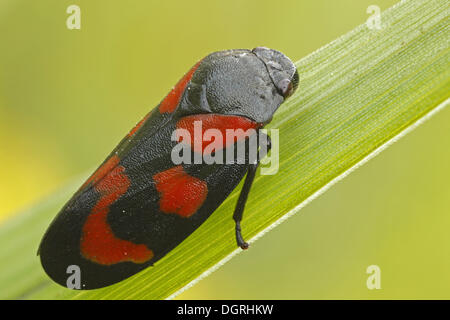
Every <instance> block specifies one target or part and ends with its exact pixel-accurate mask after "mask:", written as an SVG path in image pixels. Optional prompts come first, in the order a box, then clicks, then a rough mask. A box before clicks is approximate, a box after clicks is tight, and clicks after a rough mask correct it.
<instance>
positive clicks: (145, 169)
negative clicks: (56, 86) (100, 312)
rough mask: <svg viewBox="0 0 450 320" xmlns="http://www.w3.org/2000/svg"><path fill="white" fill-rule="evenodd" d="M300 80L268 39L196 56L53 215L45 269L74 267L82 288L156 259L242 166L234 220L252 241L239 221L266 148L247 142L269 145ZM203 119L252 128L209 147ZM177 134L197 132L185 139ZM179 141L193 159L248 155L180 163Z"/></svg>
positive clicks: (58, 276) (44, 245) (54, 273)
mask: <svg viewBox="0 0 450 320" xmlns="http://www.w3.org/2000/svg"><path fill="white" fill-rule="evenodd" d="M297 84H298V73H297V70H296V68H295V66H294V64H293V63H292V62H291V61H290V60H289V59H288V58H287V57H286V56H285V55H283V54H282V53H280V52H278V51H276V50H272V49H268V48H264V47H258V48H255V49H253V50H227V51H221V52H215V53H212V54H210V55H208V56H207V57H205V58H204V59H202V60H201V61H199V62H198V63H197V64H196V65H195V66H194V67H192V69H191V70H190V71H189V72H188V73H186V75H185V76H184V77H183V78H182V79H181V80H180V81H179V82H178V84H177V85H176V86H175V87H174V88H173V89H172V90H171V91H170V93H169V94H168V95H167V96H166V97H165V98H164V100H163V101H162V102H161V103H160V104H159V105H158V107H157V108H155V109H154V110H153V111H151V112H150V113H149V114H148V115H147V116H146V117H145V118H144V119H143V120H142V121H141V122H139V123H138V124H137V125H136V127H135V128H133V129H132V130H131V131H130V132H129V134H128V135H127V136H126V137H125V138H124V139H123V140H122V141H121V142H120V144H119V145H118V146H117V147H116V148H115V149H114V150H113V152H112V153H111V155H110V156H109V157H108V158H107V159H106V160H105V161H104V162H103V164H102V165H101V166H100V167H99V168H98V169H97V171H95V172H94V174H93V175H92V176H91V177H90V178H89V179H88V180H87V181H86V182H85V183H84V184H83V185H82V186H81V188H80V189H79V190H78V191H77V192H76V193H75V195H74V196H73V197H72V198H71V199H70V201H69V202H68V203H67V204H66V205H65V206H64V207H63V208H62V210H61V211H60V212H59V214H58V215H57V216H56V217H55V219H54V220H53V222H52V223H51V225H50V227H49V228H48V230H47V232H46V233H45V235H44V237H43V239H42V242H41V244H40V248H39V255H40V257H41V262H42V266H43V267H44V269H45V271H46V273H47V274H48V275H49V276H50V277H51V278H52V279H53V280H54V281H56V282H57V283H59V284H61V285H63V286H66V281H67V278H68V276H69V275H68V274H67V268H68V267H69V266H71V265H75V266H78V267H79V269H80V270H81V283H82V287H81V289H95V288H100V287H104V286H108V285H111V284H114V283H116V282H119V281H121V280H123V279H125V278H127V277H129V276H131V275H133V274H135V273H137V272H139V271H140V270H142V269H145V268H146V267H148V266H151V265H153V264H154V263H155V262H156V261H158V260H159V259H161V258H162V257H163V256H164V255H166V254H167V253H168V252H169V251H170V250H172V249H173V248H174V247H176V246H177V245H178V244H179V243H180V242H182V241H183V240H184V239H185V238H186V237H188V236H189V235H190V234H191V233H192V232H193V231H194V230H195V229H196V228H198V227H199V226H200V225H201V224H202V223H203V222H204V221H205V220H206V219H207V218H208V217H209V216H210V215H211V214H212V213H213V212H214V211H215V210H216V208H217V207H218V206H219V205H220V204H221V203H222V202H223V201H224V200H225V199H226V197H227V196H228V195H229V194H230V193H231V191H233V189H234V188H235V187H236V186H237V185H238V183H239V182H240V181H241V180H242V178H243V177H244V176H245V175H246V174H247V176H246V180H245V182H244V186H243V188H242V190H241V193H240V196H239V199H238V203H237V205H236V209H235V212H234V215H233V218H234V220H235V222H236V241H237V244H238V245H239V246H240V247H242V248H243V249H245V248H247V246H248V245H247V243H246V242H245V241H244V240H243V238H242V235H241V227H240V221H241V219H242V215H243V210H244V206H245V202H246V200H247V196H248V193H249V191H250V187H251V184H252V181H253V178H254V176H255V172H256V169H257V166H258V164H259V159H260V158H261V157H262V156H264V154H262V155H259V156H258V157H257V158H256V160H251V159H250V158H251V157H250V154H249V150H250V148H249V141H251V138H252V137H254V136H256V137H258V140H257V141H262V144H266V146H268V147H269V148H270V139H269V138H268V136H266V135H264V134H263V133H262V132H260V129H261V128H262V127H263V126H264V125H265V124H267V123H268V122H270V120H271V119H272V116H273V114H274V112H275V111H276V110H277V108H278V107H279V106H280V105H281V103H283V101H284V100H285V99H286V98H287V97H288V96H290V95H291V94H292V93H293V92H294V91H295V89H296V87H297ZM197 124H201V130H202V131H201V132H202V133H203V132H205V130H208V129H214V130H216V132H218V133H224V136H226V135H225V132H226V131H227V130H232V129H233V130H238V129H241V130H242V131H245V132H251V133H250V135H242V134H237V135H235V136H234V137H233V138H232V139H231V140H230V139H224V140H223V141H222V140H221V141H218V142H222V143H221V144H220V143H219V144H217V145H216V148H214V149H208V146H207V144H204V143H202V142H200V143H198V141H196V137H195V132H194V131H195V130H196V125H197ZM248 130H250V131H248ZM251 130H253V131H251ZM174 132H175V134H174ZM176 132H181V133H188V134H190V136H191V138H190V140H189V139H184V138H183V139H181V137H180V136H177V133H176ZM174 137H175V139H174ZM181 140H182V141H181ZM180 143H182V144H183V145H184V146H185V147H187V148H185V149H184V150H188V151H189V153H190V156H194V157H195V155H196V154H197V155H198V154H202V155H210V156H212V155H216V154H217V153H218V152H219V151H226V150H229V149H230V148H234V147H237V146H238V145H242V144H244V145H245V146H246V149H245V150H246V151H245V153H244V155H243V158H244V159H243V160H245V161H243V162H238V161H234V162H225V163H223V162H222V163H220V162H213V163H205V162H201V163H197V162H190V163H189V162H182V163H174V161H173V152H172V151H173V150H174V148H175V147H176V146H177V145H178V146H179V145H180ZM233 150H234V149H233ZM233 155H234V156H235V153H234V151H233ZM234 160H236V158H234Z"/></svg>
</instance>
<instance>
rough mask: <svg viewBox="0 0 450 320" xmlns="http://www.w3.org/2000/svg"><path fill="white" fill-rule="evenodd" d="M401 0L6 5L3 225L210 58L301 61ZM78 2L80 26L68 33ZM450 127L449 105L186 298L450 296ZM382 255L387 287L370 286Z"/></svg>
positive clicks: (52, 0)
mask: <svg viewBox="0 0 450 320" xmlns="http://www.w3.org/2000/svg"><path fill="white" fill-rule="evenodd" d="M395 2H396V1H392V0H378V1H374V0H339V1H335V0H302V1H300V0H296V1H261V0H259V1H257V0H254V1H242V0H240V1H238V0H233V1H231V0H228V1H211V0H210V1H162V0H161V1H144V0H142V1H137V0H134V1H105V0H90V1H87V0H84V1H81V0H78V1H76V0H72V1H63V0H40V1H24V0H0V41H1V46H0V48H1V50H0V223H1V222H2V221H5V220H6V219H7V218H8V217H10V216H12V215H13V214H14V213H15V212H17V211H19V210H20V209H22V208H24V207H26V206H30V205H33V203H35V202H36V201H38V200H39V199H41V198H42V197H45V196H47V195H49V194H51V193H52V192H54V191H55V190H58V188H61V186H63V185H64V184H65V183H67V181H70V180H71V179H72V178H73V177H74V176H78V175H80V174H86V171H87V170H91V169H92V168H93V167H95V166H97V165H98V164H99V163H100V162H101V161H102V160H103V159H104V158H105V156H106V155H107V154H108V153H109V151H110V150H111V149H112V148H113V147H114V146H115V145H116V143H117V142H118V141H119V140H120V138H121V137H122V136H123V135H124V134H125V133H126V132H128V130H129V129H130V128H131V127H132V126H133V125H134V124H135V123H136V122H137V121H138V120H139V119H140V118H141V117H142V116H143V115H145V114H146V113H147V112H148V110H149V108H152V107H154V106H155V105H156V104H157V103H158V102H159V101H160V100H161V99H162V98H163V97H164V95H165V94H166V93H167V92H168V90H169V89H170V87H171V86H172V85H173V84H174V83H175V82H176V81H177V80H178V79H179V78H180V76H181V75H182V74H184V72H185V71H187V70H188V69H189V67H190V66H191V65H193V63H194V62H195V61H196V60H198V59H200V58H202V57H203V56H204V55H206V54H207V53H209V52H212V51H217V50H222V49H229V48H252V47H255V46H261V45H264V46H268V47H272V48H276V49H278V50H280V51H283V52H284V53H286V54H287V55H288V56H289V57H291V59H292V60H294V61H296V60H298V59H300V58H301V57H303V56H305V55H307V54H308V53H310V52H312V51H314V50H316V49H317V48H319V47H320V46H322V45H324V44H326V43H328V42H330V41H331V40H333V39H335V38H336V37H338V36H340V35H341V34H343V33H345V32H347V31H349V30H351V29H352V28H354V27H355V26H357V25H358V24H361V23H364V22H365V20H366V19H367V17H368V14H367V13H366V8H367V7H368V6H369V5H372V4H375V5H378V6H379V7H380V8H381V9H382V10H384V9H386V8H388V7H390V6H392V5H393V4H394V3H395ZM71 4H77V5H79V6H80V7H81V16H82V22H81V23H82V24H81V30H68V29H67V28H66V24H65V22H66V18H67V16H68V14H66V8H67V7H68V6H69V5H71ZM299 90H301V83H300V87H299ZM449 121H450V110H443V111H442V112H441V113H439V114H438V115H437V116H436V117H435V118H433V119H432V120H430V121H429V122H427V123H426V124H425V125H423V126H422V127H420V128H419V129H417V130H416V131H414V132H413V133H412V134H410V135H408V136H407V137H405V138H404V139H403V140H401V141H400V142H398V143H397V144H395V145H394V146H393V147H392V148H390V149H388V150H387V151H385V152H384V153H382V154H381V155H380V156H378V157H377V158H376V159H374V160H372V161H371V162H369V163H368V164H367V165H366V166H364V167H362V168H361V169H358V170H357V171H356V172H354V173H353V174H352V175H350V176H349V177H348V178H346V179H345V180H344V181H343V182H341V183H340V184H338V185H336V186H335V187H333V188H332V189H331V190H330V191H328V192H327V193H326V194H324V195H323V196H321V197H320V198H319V199H317V200H315V201H314V202H313V203H311V204H310V205H309V206H307V207H306V208H305V209H303V210H302V211H301V212H300V213H299V214H298V215H296V216H294V217H293V218H291V219H289V220H288V221H287V222H286V223H284V224H282V225H281V226H279V227H278V228H276V229H275V230H274V231H272V232H270V233H269V234H267V235H266V236H265V237H263V238H262V239H261V240H259V241H258V242H256V243H255V244H254V245H253V246H252V248H251V249H250V250H248V251H246V252H244V253H243V254H240V255H239V256H237V257H236V258H235V259H233V260H232V261H231V262H229V263H228V264H227V265H225V266H224V267H223V268H221V269H219V270H218V271H216V272H215V273H214V274H213V275H211V276H210V277H209V278H207V279H206V280H203V281H202V282H200V283H199V284H198V285H196V286H195V287H193V288H192V289H190V290H188V291H187V292H185V293H184V294H182V295H181V296H180V298H237V299H239V298H250V299H251V298H286V299H294V298H450V293H449V289H450V273H449V266H450V252H449V249H450V233H449V232H448V228H449V226H450V216H449V214H448V212H449V211H450V186H449V183H448V182H449V181H450V166H449V163H450V149H449V146H450V130H449V128H450V125H449ZM267 201H270V199H267ZM230 219H231V213H230ZM244 227H245V223H244ZM0 245H1V244H0ZM36 259H37V258H36ZM0 263H7V262H6V261H1V262H0ZM371 264H377V265H379V266H380V268H381V286H382V289H381V290H374V291H370V290H368V289H367V288H366V285H365V283H366V278H367V275H366V274H365V270H366V268H367V266H369V265H371Z"/></svg>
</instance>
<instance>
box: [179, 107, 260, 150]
mask: <svg viewBox="0 0 450 320" xmlns="http://www.w3.org/2000/svg"><path fill="white" fill-rule="evenodd" d="M196 121H200V122H201V129H202V130H201V131H200V130H199V129H197V131H195V130H194V125H195V122H196ZM259 127H261V124H259V123H257V122H254V121H251V120H250V119H248V118H245V117H240V116H231V115H219V114H197V115H192V116H187V117H184V118H182V119H181V120H179V121H178V122H177V129H185V130H187V131H188V132H189V134H190V138H191V141H190V145H191V147H192V146H193V149H194V151H195V152H198V153H203V151H204V150H205V148H206V146H208V145H210V144H213V145H212V146H211V147H210V151H212V150H214V149H215V150H219V149H222V148H226V147H227V146H229V145H231V144H234V143H236V142H237V141H238V140H241V139H244V138H245V137H248V136H249V133H250V131H249V132H246V131H247V130H249V129H256V128H259ZM208 129H217V130H218V131H220V134H221V136H222V140H221V141H220V140H219V141H215V138H212V139H211V140H213V141H210V140H207V139H204V133H205V131H206V130H208ZM239 129H241V130H239ZM227 130H233V131H234V134H233V135H231V136H230V138H228V139H227ZM200 133H201V134H200ZM178 134H179V135H178V142H181V141H182V140H183V138H182V135H181V134H180V133H179V132H178ZM183 142H185V141H183Z"/></svg>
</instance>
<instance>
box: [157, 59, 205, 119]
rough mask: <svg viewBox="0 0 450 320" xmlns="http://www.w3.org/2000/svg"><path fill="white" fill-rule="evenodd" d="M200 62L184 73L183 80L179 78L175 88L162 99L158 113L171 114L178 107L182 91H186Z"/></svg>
mask: <svg viewBox="0 0 450 320" xmlns="http://www.w3.org/2000/svg"><path fill="white" fill-rule="evenodd" d="M200 62H201V60H200V61H199V62H197V63H196V64H195V66H193V67H192V68H191V70H189V71H188V73H186V74H185V75H184V76H183V78H181V80H180V81H178V83H177V84H176V86H175V87H174V88H173V89H172V90H171V91H170V92H169V94H168V95H167V96H166V97H165V98H164V100H163V101H162V102H161V104H160V105H159V112H160V113H164V112H168V113H172V112H174V111H175V109H176V108H177V106H178V103H179V102H180V99H181V95H182V94H183V92H184V89H186V86H187V84H188V83H189V81H190V80H191V78H192V76H193V75H194V72H195V70H197V68H198V66H199V65H200Z"/></svg>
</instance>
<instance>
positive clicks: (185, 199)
mask: <svg viewBox="0 0 450 320" xmlns="http://www.w3.org/2000/svg"><path fill="white" fill-rule="evenodd" d="M153 180H154V181H155V182H156V190H158V192H159V193H160V195H161V199H160V200H159V208H160V210H161V211H162V212H164V213H176V214H178V215H180V216H182V217H184V218H188V217H190V216H191V215H192V214H194V213H195V212H196V211H197V210H198V208H200V206H201V205H202V204H203V202H204V201H205V199H206V196H207V195H208V187H207V185H206V182H205V181H203V180H200V179H198V178H195V177H192V176H190V175H188V174H187V173H186V172H185V171H184V170H183V167H182V166H176V167H173V168H171V169H168V170H166V171H163V172H160V173H158V174H155V175H154V176H153Z"/></svg>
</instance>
